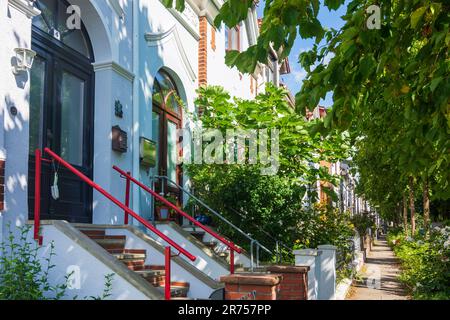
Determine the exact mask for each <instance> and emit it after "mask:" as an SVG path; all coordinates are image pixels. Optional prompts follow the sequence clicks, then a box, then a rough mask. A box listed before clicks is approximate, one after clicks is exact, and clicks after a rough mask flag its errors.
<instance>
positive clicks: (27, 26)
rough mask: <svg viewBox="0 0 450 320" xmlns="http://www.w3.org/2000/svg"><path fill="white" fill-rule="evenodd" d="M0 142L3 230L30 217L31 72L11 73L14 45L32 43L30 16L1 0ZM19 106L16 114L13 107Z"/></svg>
mask: <svg viewBox="0 0 450 320" xmlns="http://www.w3.org/2000/svg"><path fill="white" fill-rule="evenodd" d="M0 10H1V11H0V20H1V30H2V32H1V33H0V43H1V44H2V49H1V51H2V53H1V56H0V57H1V59H0V71H1V73H0V74H1V76H0V99H1V100H0V105H1V109H0V114H1V115H0V120H1V126H0V131H2V133H1V134H0V141H2V142H3V146H1V145H0V152H1V157H2V158H4V159H6V169H5V210H4V211H3V213H2V214H1V215H2V218H1V220H3V226H2V229H3V233H5V229H6V226H7V224H11V225H12V226H16V225H17V226H19V225H23V223H24V221H25V220H26V219H28V207H27V201H28V199H27V197H28V196H27V191H28V189H27V176H28V145H29V143H28V137H29V133H28V132H29V130H28V123H29V88H30V87H29V86H30V81H29V74H28V73H21V74H19V75H17V76H16V75H14V74H13V73H12V69H11V68H12V60H11V59H12V58H13V57H14V55H15V54H14V51H13V50H14V48H17V47H25V48H30V47H31V20H30V19H29V18H27V16H26V15H24V14H23V13H22V12H19V11H18V10H16V9H15V8H13V7H11V6H8V1H1V4H0ZM12 106H15V107H16V108H17V111H18V113H17V115H16V116H13V115H12V114H11V112H10V110H11V109H10V108H11V107H12Z"/></svg>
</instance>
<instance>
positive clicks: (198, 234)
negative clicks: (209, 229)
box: [189, 231, 205, 241]
mask: <svg viewBox="0 0 450 320" xmlns="http://www.w3.org/2000/svg"><path fill="white" fill-rule="evenodd" d="M189 233H190V234H191V235H192V236H194V237H195V238H196V239H198V240H199V241H203V236H204V235H205V231H190V232H189Z"/></svg>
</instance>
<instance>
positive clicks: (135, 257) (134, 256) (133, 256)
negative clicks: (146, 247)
mask: <svg viewBox="0 0 450 320" xmlns="http://www.w3.org/2000/svg"><path fill="white" fill-rule="evenodd" d="M113 256H114V257H116V258H117V259H119V260H120V261H123V262H140V261H145V258H146V257H147V254H145V253H113Z"/></svg>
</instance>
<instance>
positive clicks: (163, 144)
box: [152, 70, 182, 203]
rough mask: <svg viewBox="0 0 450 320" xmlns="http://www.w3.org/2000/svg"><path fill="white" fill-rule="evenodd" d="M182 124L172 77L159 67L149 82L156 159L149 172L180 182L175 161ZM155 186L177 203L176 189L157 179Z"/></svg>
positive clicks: (179, 169)
mask: <svg viewBox="0 0 450 320" xmlns="http://www.w3.org/2000/svg"><path fill="white" fill-rule="evenodd" d="M181 126H182V107H181V105H180V98H179V95H178V90H177V87H176V85H175V82H174V80H173V78H172V77H171V76H170V75H169V74H168V73H167V72H166V71H164V70H160V71H159V72H158V73H157V74H156V76H155V80H154V84H153V114H152V131H153V132H152V135H153V140H154V141H156V144H157V154H158V160H157V165H156V168H155V169H156V170H154V171H153V174H156V175H161V176H167V177H168V178H169V179H170V180H172V181H175V182H176V183H178V184H181V180H182V168H181V166H180V165H178V164H177V162H178V157H179V155H180V154H181V145H180V140H179V139H178V133H177V130H178V129H180V128H181ZM161 182H162V185H161V184H160V183H158V184H157V185H156V188H157V189H159V191H160V192H161V191H162V190H164V192H165V193H166V195H168V194H169V193H170V195H171V196H172V197H175V198H176V200H177V202H178V203H180V201H181V195H180V194H179V190H178V189H177V188H176V187H175V186H174V185H173V184H171V183H167V181H165V180H164V181H161Z"/></svg>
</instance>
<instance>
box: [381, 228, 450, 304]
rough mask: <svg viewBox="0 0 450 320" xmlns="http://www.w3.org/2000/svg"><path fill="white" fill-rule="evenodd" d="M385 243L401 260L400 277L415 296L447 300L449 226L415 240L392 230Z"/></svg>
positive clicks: (449, 284)
mask: <svg viewBox="0 0 450 320" xmlns="http://www.w3.org/2000/svg"><path fill="white" fill-rule="evenodd" d="M388 243H389V245H390V246H391V247H392V248H393V249H394V252H395V254H396V256H397V257H398V258H399V259H400V260H401V263H402V272H401V275H400V280H401V281H402V282H403V283H404V284H405V285H406V286H407V288H408V289H409V290H410V293H411V294H412V295H413V297H414V298H415V299H440V300H448V299H450V259H449V258H450V227H443V228H435V229H433V230H432V231H431V233H430V235H429V236H427V237H424V236H420V235H417V236H416V237H415V238H414V239H412V238H410V237H406V236H405V235H404V234H403V232H402V231H399V232H397V233H393V232H391V233H389V234H388Z"/></svg>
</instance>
